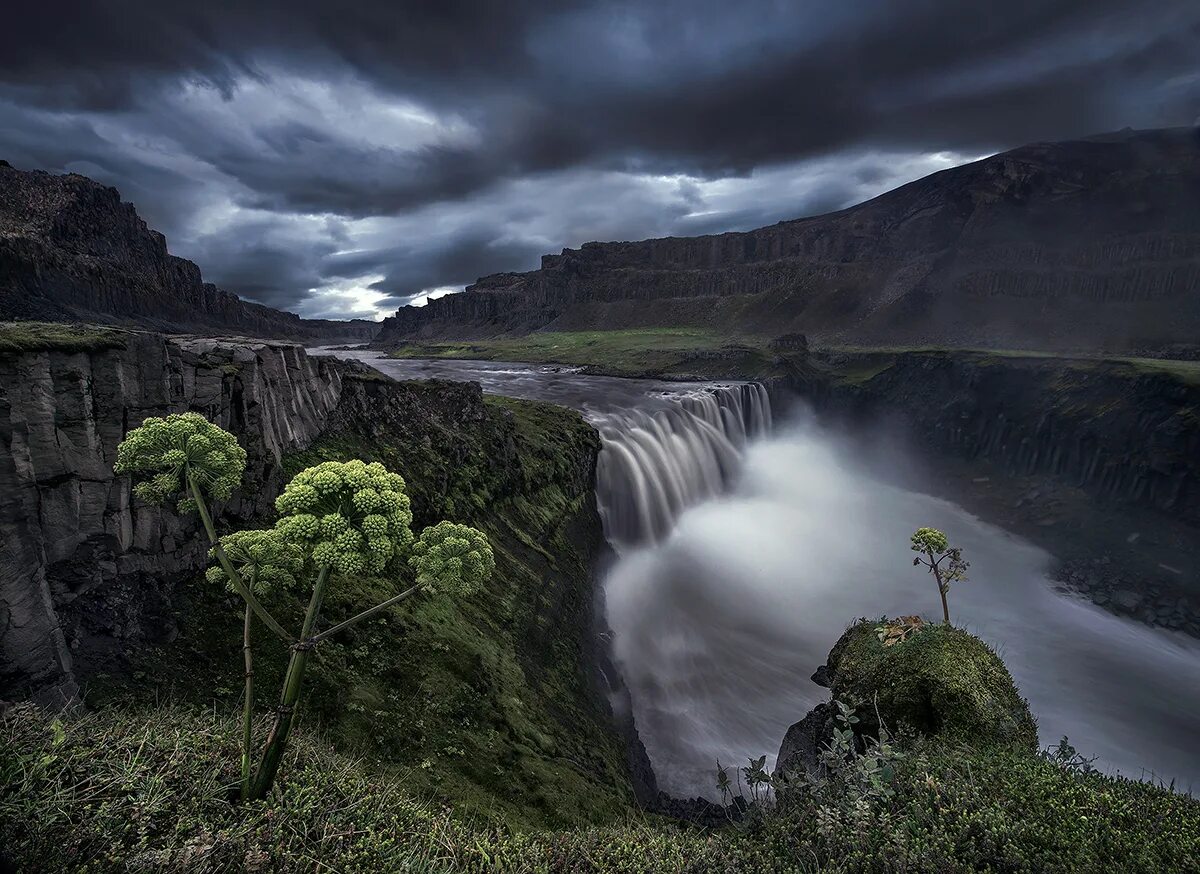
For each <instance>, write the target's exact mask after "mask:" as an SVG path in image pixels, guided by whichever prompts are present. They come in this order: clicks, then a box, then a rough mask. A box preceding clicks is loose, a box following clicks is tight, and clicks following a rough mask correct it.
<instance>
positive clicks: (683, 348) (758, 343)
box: [391, 328, 778, 378]
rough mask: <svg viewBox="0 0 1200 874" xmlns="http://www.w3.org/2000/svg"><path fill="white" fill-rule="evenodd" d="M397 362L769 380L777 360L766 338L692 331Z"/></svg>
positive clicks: (438, 347)
mask: <svg viewBox="0 0 1200 874" xmlns="http://www.w3.org/2000/svg"><path fill="white" fill-rule="evenodd" d="M391 354H392V356H393V357H396V358H459V359H472V360H483V361H526V362H533V363H542V364H565V365H571V366H580V367H591V368H594V369H597V370H600V371H603V372H605V373H610V374H613V375H618V376H685V375H705V376H712V377H714V378H719V377H732V376H735V375H741V376H744V377H745V378H753V377H755V376H766V375H769V374H770V373H772V372H774V371H775V370H777V369H778V368H777V366H776V365H774V364H773V359H774V358H775V357H776V356H774V355H772V354H770V353H769V352H768V351H767V347H766V342H765V341H764V340H762V339H761V338H741V337H730V336H727V335H722V334H718V333H716V332H713V331H706V330H702V329H693V328H644V329H629V330H620V331H556V332H544V333H533V334H527V335H525V336H521V337H501V338H496V339H490V340H476V341H470V342H465V341H464V342H446V343H441V342H428V343H410V344H406V345H404V346H402V347H400V348H399V349H396V350H395V351H393V352H392V353H391Z"/></svg>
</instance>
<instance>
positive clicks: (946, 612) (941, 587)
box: [925, 549, 950, 625]
mask: <svg viewBox="0 0 1200 874" xmlns="http://www.w3.org/2000/svg"><path fill="white" fill-rule="evenodd" d="M925 552H926V554H927V555H928V556H929V569H930V570H931V571H932V572H933V578H934V579H935V580H937V586H938V594H939V595H941V596H942V621H943V622H944V623H945V624H946V625H949V624H950V605H949V604H947V603H946V586H945V584H944V583H943V582H942V572H941V570H940V569H939V568H938V562H939V561H941V560H942V559H940V558H939V559H937V560H934V557H933V550H932V549H926V550H925ZM944 557H945V556H943V558H944Z"/></svg>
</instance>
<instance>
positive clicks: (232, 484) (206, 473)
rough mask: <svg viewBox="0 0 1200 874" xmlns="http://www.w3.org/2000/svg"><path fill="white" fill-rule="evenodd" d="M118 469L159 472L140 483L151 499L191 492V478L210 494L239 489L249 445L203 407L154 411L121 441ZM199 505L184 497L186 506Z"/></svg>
mask: <svg viewBox="0 0 1200 874" xmlns="http://www.w3.org/2000/svg"><path fill="white" fill-rule="evenodd" d="M113 470H114V471H116V472H117V473H126V474H134V473H146V474H153V475H152V476H151V477H150V479H147V480H145V481H143V482H141V483H139V484H138V485H137V486H135V487H134V490H133V492H134V494H135V495H137V496H138V497H139V498H141V499H142V500H143V501H145V502H146V503H149V504H162V503H165V502H166V501H168V500H170V499H171V498H173V497H176V496H178V495H180V494H181V493H186V492H187V488H188V483H187V478H188V477H192V478H194V479H195V481H196V484H197V485H198V486H199V487H200V488H201V489H202V490H203V492H204V494H205V495H207V496H208V497H210V498H216V499H218V500H224V499H226V498H228V497H229V496H230V495H231V494H233V490H234V489H235V488H237V486H238V484H239V483H240V482H241V480H242V474H243V473H244V472H245V470H246V450H244V449H243V448H242V447H240V446H238V442H237V438H235V437H234V436H233V435H232V434H230V433H229V432H228V431H226V430H225V429H223V428H221V427H220V426H218V425H214V424H213V423H212V422H210V421H208V420H207V419H205V418H204V417H203V416H201V415H200V414H199V413H172V414H171V415H169V416H167V417H166V418H165V419H162V418H158V417H154V416H152V417H151V418H149V419H146V420H145V421H144V422H142V424H141V426H140V427H137V428H134V429H133V430H132V431H130V432H129V433H128V434H127V435H126V436H125V439H124V440H123V441H122V442H121V445H120V446H118V447H117V463H116V464H115V465H114V466H113ZM195 509H196V506H195V502H194V501H193V500H192V498H191V497H190V496H186V497H184V498H182V499H181V500H180V501H179V510H180V512H184V513H186V512H190V511H194V510H195Z"/></svg>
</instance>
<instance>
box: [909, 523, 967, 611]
mask: <svg viewBox="0 0 1200 874" xmlns="http://www.w3.org/2000/svg"><path fill="white" fill-rule="evenodd" d="M910 547H911V549H912V550H913V552H917V553H920V555H917V556H916V557H915V558H914V559H913V566H914V567H916V566H920V565H924V566H925V567H926V568H928V569H929V573H931V574H933V578H934V579H935V580H937V586H938V594H939V595H941V596H942V621H943V622H945V624H947V625H949V624H950V606H949V604H948V603H947V602H946V594H947V593H948V592H949V591H950V584H951V583H957V582H962V581H963V580H965V579H966V578H967V568H969V567H970V566H971V565H970V563H969V562H967V561H964V560H963V557H962V550H961V549H958V548H957V547H953V546H951V545H950V543H949V541H948V540H947V539H946V535H945V534H943V533H942V532H941V531H938V530H937V529H936V528H918V529H917V530H916V532H915V533H914V534H913V536H912V538H911V544H910ZM943 563H944V564H943Z"/></svg>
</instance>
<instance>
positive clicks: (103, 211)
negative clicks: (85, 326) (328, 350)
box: [0, 161, 378, 343]
mask: <svg viewBox="0 0 1200 874" xmlns="http://www.w3.org/2000/svg"><path fill="white" fill-rule="evenodd" d="M4 319H22V320H39V321H85V322H100V323H106V324H119V325H139V326H143V327H148V328H152V329H156V330H164V331H182V332H189V333H216V334H221V333H224V334H229V333H231V332H232V333H238V334H244V335H248V336H253V337H271V338H276V339H290V340H308V341H323V342H328V343H334V342H363V341H366V340H369V339H370V338H371V337H372V336H374V334H375V332H376V330H377V327H378V326H377V325H376V324H375V323H374V322H366V321H362V320H354V321H345V322H339V321H327V320H319V319H301V318H300V317H299V316H297V315H295V314H294V313H288V312H282V311H280V310H276V309H272V308H270V307H266V306H261V305H259V304H255V303H249V302H247V301H244V300H242V299H240V298H239V297H238V296H237V295H234V294H230V293H229V292H227V291H222V290H221V289H219V288H217V287H216V286H215V285H213V284H211V283H207V282H204V280H203V278H202V277H201V275H200V268H199V267H197V266H196V265H195V264H193V263H192V262H191V261H187V260H185V259H183V258H178V257H176V256H174V255H171V254H170V253H169V252H168V251H167V243H166V239H165V238H164V237H163V235H162V234H160V233H158V232H157V231H154V230H151V229H150V228H148V227H147V226H146V223H145V222H144V221H142V219H141V218H140V217H139V216H138V214H137V211H136V210H135V209H134V208H133V205H132V204H129V203H125V202H123V201H122V200H121V196H120V194H119V193H118V192H117V190H116V189H115V188H109V187H107V186H104V185H100V184H98V183H96V182H93V181H92V180H91V179H88V178H87V177H84V176H79V175H76V174H69V175H65V176H54V175H51V174H49V173H43V172H23V171H20V170H17V169H14V168H13V167H12V166H10V165H9V164H7V163H6V162H4V161H0V320H4Z"/></svg>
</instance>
